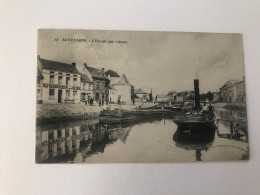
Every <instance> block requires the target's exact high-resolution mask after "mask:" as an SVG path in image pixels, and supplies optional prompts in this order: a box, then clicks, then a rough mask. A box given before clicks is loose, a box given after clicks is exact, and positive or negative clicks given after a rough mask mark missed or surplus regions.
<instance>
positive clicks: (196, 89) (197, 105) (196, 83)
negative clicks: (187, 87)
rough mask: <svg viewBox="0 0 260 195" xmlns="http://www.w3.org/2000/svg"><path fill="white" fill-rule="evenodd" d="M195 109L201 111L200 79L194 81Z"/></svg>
mask: <svg viewBox="0 0 260 195" xmlns="http://www.w3.org/2000/svg"><path fill="white" fill-rule="evenodd" d="M194 93H195V109H200V90H199V79H194Z"/></svg>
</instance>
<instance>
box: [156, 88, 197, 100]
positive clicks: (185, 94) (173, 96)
mask: <svg viewBox="0 0 260 195" xmlns="http://www.w3.org/2000/svg"><path fill="white" fill-rule="evenodd" d="M194 96H195V94H194V91H181V92H176V91H170V92H168V94H167V95H157V96H156V97H155V101H156V102H158V103H165V102H171V103H183V101H184V100H185V101H187V100H194Z"/></svg>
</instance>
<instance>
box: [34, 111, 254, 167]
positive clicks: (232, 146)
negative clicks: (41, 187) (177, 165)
mask: <svg viewBox="0 0 260 195" xmlns="http://www.w3.org/2000/svg"><path fill="white" fill-rule="evenodd" d="M216 126H217V128H215V129H214V130H211V133H205V134H204V133H199V134H197V133H196V134H194V133H192V132H190V131H182V132H180V131H179V130H177V126H176V125H175V124H174V123H173V122H172V119H171V118H167V119H165V118H157V119H145V120H142V121H137V122H132V123H123V124H116V125H106V124H100V123H99V122H98V120H94V119H93V120H85V121H76V122H72V123H61V124H45V125H41V126H37V128H36V162H37V163H158V162H166V163H168V162H193V161H228V160H245V159H248V153H249V152H248V137H247V122H246V112H241V111H240V112H238V111H229V110H225V109H223V108H221V109H216Z"/></svg>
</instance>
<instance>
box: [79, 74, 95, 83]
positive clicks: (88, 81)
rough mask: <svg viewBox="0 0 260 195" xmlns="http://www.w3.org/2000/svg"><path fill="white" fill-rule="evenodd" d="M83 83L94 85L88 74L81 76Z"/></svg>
mask: <svg viewBox="0 0 260 195" xmlns="http://www.w3.org/2000/svg"><path fill="white" fill-rule="evenodd" d="M80 76H81V82H83V83H93V81H92V80H91V79H90V78H89V77H88V75H86V74H80Z"/></svg>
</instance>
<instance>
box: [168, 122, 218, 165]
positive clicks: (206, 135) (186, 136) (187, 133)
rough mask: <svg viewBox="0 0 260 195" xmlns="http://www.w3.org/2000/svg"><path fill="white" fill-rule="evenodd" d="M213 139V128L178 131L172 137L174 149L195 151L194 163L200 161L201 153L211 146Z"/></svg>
mask: <svg viewBox="0 0 260 195" xmlns="http://www.w3.org/2000/svg"><path fill="white" fill-rule="evenodd" d="M214 138H215V127H212V128H209V129H207V130H201V131H191V130H182V129H178V130H177V131H176V132H175V133H174V135H173V140H174V142H175V146H176V147H179V148H183V149H185V150H194V151H196V152H195V154H196V155H195V156H196V161H202V154H201V151H202V150H205V151H207V150H208V149H209V148H210V147H211V146H212V143H213V141H214Z"/></svg>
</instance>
